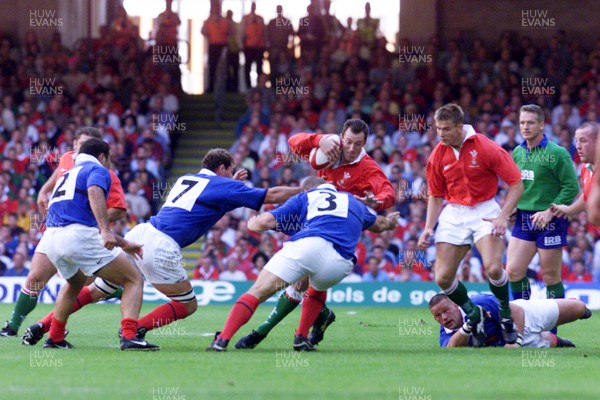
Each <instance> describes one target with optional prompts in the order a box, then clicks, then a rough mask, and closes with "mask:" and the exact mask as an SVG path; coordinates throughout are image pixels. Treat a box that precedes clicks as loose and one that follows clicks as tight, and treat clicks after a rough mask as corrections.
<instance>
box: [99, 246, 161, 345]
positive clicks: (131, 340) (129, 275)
mask: <svg viewBox="0 0 600 400" xmlns="http://www.w3.org/2000/svg"><path fill="white" fill-rule="evenodd" d="M94 275H96V276H98V277H100V278H102V279H105V280H107V281H109V282H113V283H115V284H117V285H119V286H122V287H123V297H122V298H121V316H122V319H121V333H122V338H121V350H127V351H129V350H142V351H156V350H160V347H158V346H156V345H154V344H152V343H148V342H147V341H145V340H144V339H142V338H138V337H137V328H138V321H137V319H138V317H139V314H140V308H141V306H142V290H143V286H144V281H143V279H142V276H141V275H140V272H139V271H138V269H137V268H136V267H134V265H133V264H132V263H131V261H130V260H129V258H128V257H127V256H126V255H125V254H123V253H121V254H119V255H118V256H117V257H116V258H115V259H113V260H112V261H111V262H109V263H108V264H106V265H105V266H104V267H102V268H101V269H99V270H98V271H96V272H95V273H94Z"/></svg>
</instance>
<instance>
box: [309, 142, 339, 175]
mask: <svg viewBox="0 0 600 400" xmlns="http://www.w3.org/2000/svg"><path fill="white" fill-rule="evenodd" d="M328 137H333V139H334V140H335V141H336V142H337V143H338V146H340V147H341V146H342V142H341V141H340V137H339V136H338V135H326V136H325V138H328ZM325 138H323V139H325ZM323 139H322V140H323ZM308 159H309V163H310V166H311V167H313V168H314V169H316V170H317V171H321V170H323V169H327V168H331V167H332V166H333V164H335V162H336V161H337V160H330V159H329V157H327V155H326V154H325V153H324V152H323V150H321V149H320V148H319V147H315V148H314V149H312V150H311V151H310V155H309V158H308Z"/></svg>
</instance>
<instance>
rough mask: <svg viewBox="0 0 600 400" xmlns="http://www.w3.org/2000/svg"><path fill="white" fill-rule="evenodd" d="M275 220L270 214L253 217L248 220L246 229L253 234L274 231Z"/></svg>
mask: <svg viewBox="0 0 600 400" xmlns="http://www.w3.org/2000/svg"><path fill="white" fill-rule="evenodd" d="M276 226H277V220H276V219H275V217H274V216H273V214H271V213H268V212H267V213H264V214H260V215H255V216H253V217H252V218H250V219H249V220H248V229H249V230H251V231H253V232H264V231H267V230H269V229H275V227H276Z"/></svg>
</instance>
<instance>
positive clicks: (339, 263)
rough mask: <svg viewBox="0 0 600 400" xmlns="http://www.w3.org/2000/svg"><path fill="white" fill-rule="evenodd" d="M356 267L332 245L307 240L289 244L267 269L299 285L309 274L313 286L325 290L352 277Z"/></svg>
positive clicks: (270, 261) (272, 260) (316, 238)
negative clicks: (350, 275) (348, 276)
mask: <svg viewBox="0 0 600 400" xmlns="http://www.w3.org/2000/svg"><path fill="white" fill-rule="evenodd" d="M352 267H353V263H352V261H351V260H347V259H345V258H343V257H342V256H341V255H340V253H338V252H337V251H336V250H335V249H334V248H333V244H332V243H331V242H329V241H327V240H325V239H323V238H320V237H307V238H302V239H298V240H295V241H293V242H285V243H284V245H283V248H282V249H281V250H279V251H278V252H277V253H276V254H275V255H274V256H273V257H272V258H271V259H270V260H269V262H268V263H267V264H266V265H265V267H264V268H265V269H266V270H267V271H269V272H271V273H273V274H275V275H277V276H278V277H279V278H281V279H283V280H284V281H286V282H287V283H295V282H297V281H299V280H300V279H301V278H302V277H303V276H304V275H308V276H309V281H310V285H311V286H312V287H313V288H314V289H316V290H319V291H323V290H327V289H329V288H330V287H332V286H334V285H335V284H337V283H338V282H340V281H341V280H342V279H344V278H345V277H346V276H347V275H349V274H350V273H351V272H352Z"/></svg>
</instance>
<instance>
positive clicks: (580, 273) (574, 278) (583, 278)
mask: <svg viewBox="0 0 600 400" xmlns="http://www.w3.org/2000/svg"><path fill="white" fill-rule="evenodd" d="M566 281H567V282H591V281H592V275H591V274H590V273H589V272H587V271H586V270H585V264H584V263H583V261H575V262H574V263H573V272H571V273H570V274H569V276H567V279H566Z"/></svg>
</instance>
